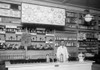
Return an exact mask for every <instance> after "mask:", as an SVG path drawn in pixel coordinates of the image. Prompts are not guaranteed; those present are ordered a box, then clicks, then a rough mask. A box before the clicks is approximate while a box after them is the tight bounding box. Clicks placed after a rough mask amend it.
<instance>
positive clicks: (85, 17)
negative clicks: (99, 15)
mask: <svg viewBox="0 0 100 70" xmlns="http://www.w3.org/2000/svg"><path fill="white" fill-rule="evenodd" d="M86 1H87V2H86V4H87V9H86V10H84V12H85V16H84V20H85V21H86V22H90V21H92V19H93V16H92V15H91V14H90V11H89V6H88V5H89V0H86Z"/></svg>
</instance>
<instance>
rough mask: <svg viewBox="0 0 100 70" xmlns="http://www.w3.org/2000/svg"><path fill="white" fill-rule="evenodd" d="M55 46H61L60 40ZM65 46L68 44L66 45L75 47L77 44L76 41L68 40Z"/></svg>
mask: <svg viewBox="0 0 100 70" xmlns="http://www.w3.org/2000/svg"><path fill="white" fill-rule="evenodd" d="M55 46H56V47H58V46H60V42H56V43H55ZM65 46H66V47H70V46H72V47H75V46H76V42H67V41H66V42H65Z"/></svg>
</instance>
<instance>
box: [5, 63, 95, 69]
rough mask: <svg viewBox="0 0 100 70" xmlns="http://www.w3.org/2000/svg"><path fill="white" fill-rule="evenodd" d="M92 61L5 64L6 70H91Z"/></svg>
mask: <svg viewBox="0 0 100 70" xmlns="http://www.w3.org/2000/svg"><path fill="white" fill-rule="evenodd" d="M92 63H93V61H84V62H79V61H69V62H63V63H61V62H51V63H25V64H11V63H10V62H5V65H6V68H8V70H92Z"/></svg>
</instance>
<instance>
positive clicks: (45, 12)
mask: <svg viewBox="0 0 100 70" xmlns="http://www.w3.org/2000/svg"><path fill="white" fill-rule="evenodd" d="M22 22H23V23H36V24H49V25H62V26H63V25H65V9H61V8H53V7H46V6H40V5H32V4H26V3H22Z"/></svg>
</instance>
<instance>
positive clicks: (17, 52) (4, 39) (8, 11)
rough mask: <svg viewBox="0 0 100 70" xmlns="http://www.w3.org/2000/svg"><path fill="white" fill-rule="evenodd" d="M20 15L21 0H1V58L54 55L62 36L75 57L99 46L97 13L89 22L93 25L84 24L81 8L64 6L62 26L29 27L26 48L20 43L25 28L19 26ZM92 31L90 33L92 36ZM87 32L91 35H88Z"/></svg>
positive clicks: (99, 28)
mask: <svg viewBox="0 0 100 70" xmlns="http://www.w3.org/2000/svg"><path fill="white" fill-rule="evenodd" d="M13 6H15V7H13ZM2 11H3V12H2ZM21 15H22V14H21V3H20V4H18V5H17V4H12V3H8V2H7V3H2V5H1V3H0V58H1V60H16V59H38V58H46V55H47V54H49V55H50V58H51V59H54V58H55V54H56V49H57V47H58V46H59V45H60V40H61V39H64V41H65V45H66V47H67V48H68V51H69V53H70V54H71V56H72V57H77V55H78V52H84V53H90V54H91V53H92V54H95V53H97V52H98V47H99V46H100V44H99V42H100V41H99V40H98V37H97V36H98V35H99V34H100V31H99V30H100V19H99V18H100V16H99V17H98V15H96V17H97V18H98V19H95V20H94V21H93V22H91V23H89V24H92V25H90V26H89V25H88V26H87V25H84V23H85V22H84V19H83V16H84V13H83V12H79V11H78V12H77V11H76V10H75V11H70V10H67V9H66V17H65V20H66V21H65V26H63V27H62V29H61V30H59V27H58V28H57V29H58V30H57V29H56V28H51V30H52V31H51V30H49V28H45V27H44V28H38V27H34V28H31V29H28V33H29V34H30V35H31V45H30V46H27V49H25V47H24V46H21V37H22V34H23V33H24V32H25V30H24V29H22V22H21ZM48 26H49V25H48ZM92 34H93V36H91V35H92ZM96 35H97V36H96ZM90 36H91V38H90V39H88V38H89V37H90ZM92 40H93V41H92ZM93 43H94V44H93ZM43 47H45V48H43ZM48 47H49V48H48ZM73 54H75V55H73Z"/></svg>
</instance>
